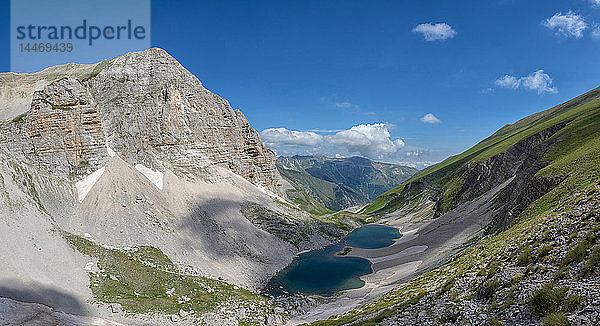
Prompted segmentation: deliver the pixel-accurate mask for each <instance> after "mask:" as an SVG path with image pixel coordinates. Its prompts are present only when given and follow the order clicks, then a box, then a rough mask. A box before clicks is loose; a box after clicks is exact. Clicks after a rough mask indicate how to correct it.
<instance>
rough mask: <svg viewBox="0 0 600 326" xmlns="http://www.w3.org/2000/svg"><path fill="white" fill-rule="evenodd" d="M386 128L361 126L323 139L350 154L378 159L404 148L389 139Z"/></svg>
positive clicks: (398, 141)
mask: <svg viewBox="0 0 600 326" xmlns="http://www.w3.org/2000/svg"><path fill="white" fill-rule="evenodd" d="M388 128H389V125H388V124H384V123H376V124H361V125H357V126H354V127H352V128H350V129H348V130H343V131H340V132H338V133H336V134H335V135H330V136H326V137H325V139H326V140H327V142H329V143H330V144H333V145H338V146H343V147H345V148H346V149H347V150H348V152H350V153H359V154H360V155H363V156H366V157H369V158H379V157H381V156H382V155H385V154H391V153H395V152H397V151H398V150H399V149H401V148H402V147H404V142H403V141H402V140H401V139H396V140H391V139H390V132H389V130H388Z"/></svg>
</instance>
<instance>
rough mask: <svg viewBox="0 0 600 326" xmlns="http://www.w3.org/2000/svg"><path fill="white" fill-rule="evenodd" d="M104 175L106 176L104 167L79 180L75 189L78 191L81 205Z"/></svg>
mask: <svg viewBox="0 0 600 326" xmlns="http://www.w3.org/2000/svg"><path fill="white" fill-rule="evenodd" d="M102 174H104V167H102V168H100V169H98V170H96V171H94V172H92V173H91V174H90V175H88V176H87V177H85V178H84V179H82V180H79V181H77V183H75V188H76V189H77V197H78V198H79V202H80V203H81V202H82V201H83V200H84V199H85V196H87V194H88V192H90V190H91V189H92V187H93V186H94V185H95V184H96V181H98V179H100V177H101V176H102Z"/></svg>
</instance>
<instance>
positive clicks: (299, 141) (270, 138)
mask: <svg viewBox="0 0 600 326" xmlns="http://www.w3.org/2000/svg"><path fill="white" fill-rule="evenodd" d="M260 135H261V137H262V139H263V141H264V142H265V143H266V144H267V145H268V146H279V145H297V146H315V145H318V144H320V143H321V142H322V141H323V136H321V135H319V134H316V133H314V132H311V131H296V130H289V129H286V128H268V129H265V130H263V131H262V132H261V133H260Z"/></svg>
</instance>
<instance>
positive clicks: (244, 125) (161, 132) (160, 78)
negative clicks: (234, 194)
mask: <svg viewBox="0 0 600 326" xmlns="http://www.w3.org/2000/svg"><path fill="white" fill-rule="evenodd" d="M75 68H77V72H78V76H77V77H78V78H79V79H74V78H65V79H59V80H57V81H54V82H52V83H51V84H50V85H48V86H46V87H45V88H44V89H43V90H41V91H37V92H35V94H34V95H33V96H32V98H33V99H32V101H31V110H30V111H29V112H27V113H24V114H21V115H19V116H17V117H15V118H14V120H13V121H9V122H6V123H3V124H2V128H1V129H2V132H1V135H0V143H1V145H0V146H2V147H4V148H7V149H9V150H10V151H11V152H15V153H17V156H19V157H24V158H27V159H28V161H29V162H31V163H34V164H36V165H40V166H44V167H46V168H48V169H49V170H50V171H52V172H54V173H56V174H58V175H61V176H69V177H71V178H75V179H77V178H79V177H80V176H82V175H86V174H89V173H90V172H92V171H94V170H96V169H98V168H99V167H101V166H103V165H104V163H105V161H106V157H107V152H106V147H107V146H106V145H108V146H109V147H110V148H111V149H112V150H114V152H116V153H117V154H118V155H119V156H120V157H121V158H123V159H124V160H125V161H126V162H128V163H130V164H132V165H136V164H143V165H145V166H147V167H150V168H152V169H154V170H158V171H164V170H165V169H170V170H171V171H173V172H175V173H176V174H177V175H178V176H180V177H184V178H188V179H196V178H200V179H202V180H208V181H215V180H219V179H222V178H225V176H221V175H215V174H214V173H213V172H210V171H213V170H210V169H209V168H210V167H213V166H220V167H226V168H228V169H230V170H231V171H233V172H235V173H236V174H238V175H240V176H242V177H244V178H245V179H247V180H248V181H250V182H252V183H254V184H257V185H261V186H263V187H265V188H267V189H269V190H271V191H273V192H276V193H279V192H280V188H281V177H280V176H279V173H278V171H277V169H276V167H275V160H276V155H275V154H274V153H273V152H272V151H271V150H269V149H267V148H266V147H265V146H264V144H263V143H262V141H261V139H260V136H259V135H258V133H257V132H256V131H255V130H254V129H253V128H252V127H251V126H250V124H249V123H248V120H247V119H246V118H245V117H244V115H243V114H242V113H241V112H240V111H239V110H233V109H232V108H231V106H230V105H229V103H228V102H227V101H226V100H224V99H222V98H220V97H219V96H217V95H215V94H213V93H211V92H210V91H208V90H207V89H206V88H204V87H203V86H202V84H201V83H200V81H199V80H198V79H197V78H196V77H195V76H194V75H192V74H191V73H190V72H189V71H187V70H186V69H185V68H183V66H181V64H179V63H178V62H177V61H176V60H175V59H174V58H173V57H171V56H170V55H169V54H168V53H166V52H165V51H164V50H161V49H149V50H146V51H143V52H136V53H128V54H126V55H123V56H121V57H117V58H114V59H111V60H106V61H103V62H101V63H99V64H97V65H96V66H95V67H94V68H93V69H90V68H89V67H86V69H85V71H84V72H82V71H83V70H82V69H83V68H81V67H80V66H76V67H75ZM40 74H41V73H40ZM34 75H35V74H34ZM65 75H73V73H68V72H65ZM15 76H21V75H15V74H11V75H10V77H11V78H13V79H14V78H17V77H15ZM2 77H3V78H5V77H7V76H2ZM22 77H23V78H28V80H29V79H32V75H23V76H22ZM42 77H44V78H46V77H47V76H46V75H44V76H42V75H40V78H42ZM44 78H42V79H43V80H46V79H44ZM34 84H35V83H34ZM7 94H8V93H7ZM4 104H6V103H4ZM19 112H20V111H19Z"/></svg>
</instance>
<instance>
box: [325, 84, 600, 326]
mask: <svg viewBox="0 0 600 326" xmlns="http://www.w3.org/2000/svg"><path fill="white" fill-rule="evenodd" d="M586 95H587V94H586ZM578 104H579V105H577V106H575V107H564V106H563V107H560V106H559V107H558V109H556V110H552V111H545V112H542V113H541V114H538V115H534V116H532V117H528V118H526V119H523V120H521V121H519V122H517V123H516V124H515V125H512V126H507V127H504V128H502V129H501V130H499V131H498V132H497V133H496V134H494V135H492V136H491V137H489V138H488V139H486V140H484V141H482V142H481V143H479V144H478V145H477V146H475V147H474V148H472V149H470V150H469V151H467V152H465V153H463V154H460V155H458V156H455V157H453V158H450V159H448V160H447V161H444V162H443V163H441V164H440V165H439V166H435V167H432V168H431V169H429V170H428V171H424V172H423V173H422V174H420V175H419V176H417V177H415V178H426V177H427V176H429V175H431V174H432V173H434V172H436V171H443V170H448V171H453V170H454V169H456V167H455V165H457V164H464V163H465V161H466V160H482V159H485V158H487V157H490V156H491V155H494V153H498V152H499V151H501V150H502V149H506V148H508V147H509V146H510V144H514V143H516V142H517V141H518V140H519V139H523V138H525V137H527V136H528V135H532V134H533V133H535V132H536V131H539V130H542V129H544V128H546V127H548V126H551V125H553V124H556V123H558V122H561V121H566V120H572V121H571V122H570V123H569V124H568V125H567V126H566V127H565V128H563V129H562V130H560V131H559V132H558V133H556V134H555V135H553V138H556V139H559V141H558V142H557V143H555V145H554V146H553V147H552V149H551V150H550V151H549V152H548V153H547V154H546V157H545V159H546V160H548V161H550V162H552V163H551V164H550V165H548V166H546V167H545V168H544V169H542V170H540V171H539V172H538V174H539V175H553V176H556V175H560V176H563V177H564V178H565V179H564V180H563V181H562V182H561V183H560V184H559V185H558V186H557V187H556V188H554V189H553V190H551V191H550V192H548V193H547V194H545V195H544V196H542V197H541V198H539V199H538V200H536V201H535V202H534V203H532V204H531V205H530V206H529V207H528V208H527V209H526V210H525V211H524V212H523V213H522V214H521V215H520V216H519V218H518V219H517V220H516V221H515V223H514V224H513V226H512V227H511V228H509V229H508V230H506V231H504V232H501V233H499V234H497V235H495V236H493V237H490V238H487V239H485V240H484V241H483V242H482V243H480V244H481V245H478V246H472V247H470V248H469V249H467V250H465V251H464V252H463V253H462V254H460V255H459V256H458V257H457V259H455V260H454V261H453V262H451V263H449V264H447V265H445V266H441V267H439V268H437V269H435V270H433V271H431V272H428V273H426V274H423V275H421V276H419V277H417V278H415V279H413V280H411V281H409V282H406V283H404V284H401V285H400V286H398V287H397V288H396V289H394V290H392V291H390V292H389V293H387V294H386V295H385V296H383V297H382V298H381V299H379V300H377V301H375V302H373V303H370V304H367V305H365V306H363V307H360V308H358V309H355V310H353V311H351V312H349V313H347V314H344V315H342V316H337V317H332V318H330V319H329V320H326V321H319V322H316V323H314V325H344V324H347V323H350V322H354V321H357V320H362V322H361V324H364V325H369V324H372V325H374V324H377V323H378V322H380V321H381V320H383V319H384V318H386V317H388V316H391V315H393V314H396V313H397V312H399V311H402V310H404V309H405V308H407V307H408V306H410V305H411V304H415V303H416V302H418V301H419V300H420V299H421V298H422V297H423V296H425V295H426V293H434V292H436V291H442V288H443V287H444V285H445V284H447V281H452V280H454V279H455V278H457V277H461V276H464V275H466V274H468V273H477V272H478V271H480V270H481V269H482V268H483V267H484V266H487V265H489V264H490V263H491V262H493V261H508V262H513V264H514V261H515V260H518V258H517V257H516V255H517V253H515V252H511V251H508V250H506V248H510V247H519V248H520V247H522V246H523V244H530V243H533V244H536V245H538V247H542V245H544V244H545V242H548V243H550V241H551V240H552V239H555V238H556V237H558V236H559V235H560V234H553V233H556V232H560V231H562V230H564V229H565V228H564V225H563V224H561V223H565V222H564V221H565V219H564V218H563V219H561V218H560V216H561V215H564V214H566V215H571V218H572V220H568V219H567V221H568V222H566V223H570V224H571V225H575V226H576V227H578V228H579V233H580V234H588V233H589V232H597V231H594V230H600V222H599V219H598V218H596V222H591V221H587V220H586V219H589V218H590V216H593V215H594V214H595V212H588V213H585V214H575V216H573V215H572V214H574V213H572V212H573V211H575V210H577V209H578V207H580V206H581V205H583V204H585V203H587V202H589V201H593V200H594V196H596V194H597V193H598V190H597V189H598V188H600V100H598V99H593V100H591V101H589V102H587V103H583V104H581V103H578ZM453 166H454V167H453ZM401 188H402V186H401V187H400V188H396V189H394V190H393V191H391V192H390V193H393V192H397V191H399V190H401ZM596 197H597V196H596ZM378 205H381V204H378ZM576 216H579V219H581V221H580V220H578V219H577V217H576ZM576 236H577V235H576ZM546 245H547V244H546ZM576 247H577V245H573V248H572V250H571V251H573V250H574V249H575V248H576ZM564 252H565V251H564V250H563V254H564ZM567 256H569V254H567V255H566V256H565V257H558V258H556V259H555V260H554V261H552V262H551V263H552V264H554V265H556V268H557V269H558V268H560V267H562V266H564V265H565V260H566V259H568V258H567ZM588 264H589V262H588ZM524 278H526V277H524ZM522 281H525V279H515V280H514V282H515V284H517V285H518V284H519V283H520V282H522ZM366 316H367V320H365V319H364V318H365V317H366Z"/></svg>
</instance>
